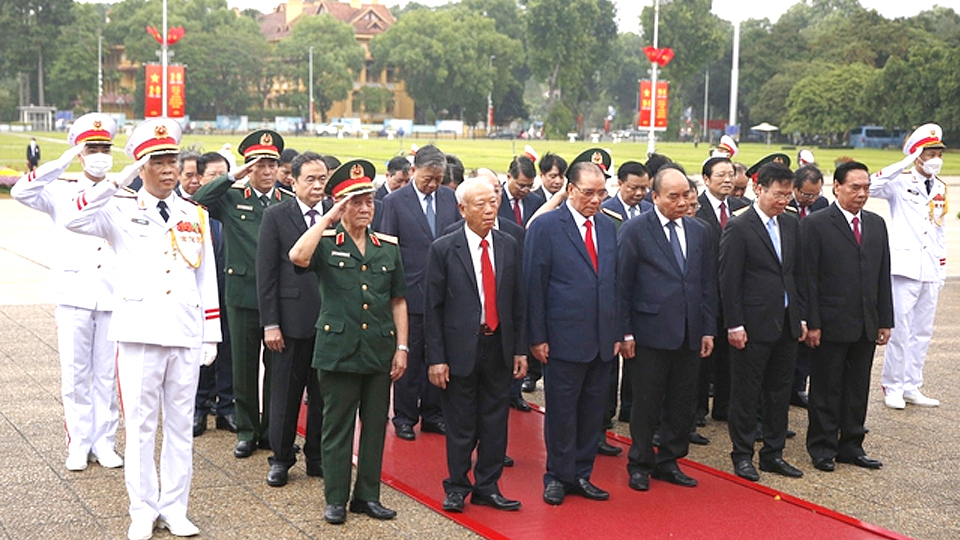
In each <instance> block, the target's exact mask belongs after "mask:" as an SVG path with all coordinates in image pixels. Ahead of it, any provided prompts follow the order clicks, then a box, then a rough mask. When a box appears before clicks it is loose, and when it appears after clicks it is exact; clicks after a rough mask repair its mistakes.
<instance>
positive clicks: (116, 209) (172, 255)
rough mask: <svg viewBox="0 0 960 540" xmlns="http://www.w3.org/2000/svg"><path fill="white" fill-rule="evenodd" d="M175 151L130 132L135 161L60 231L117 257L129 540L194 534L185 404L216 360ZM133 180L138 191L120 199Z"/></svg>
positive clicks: (204, 249)
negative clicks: (105, 245) (108, 247)
mask: <svg viewBox="0 0 960 540" xmlns="http://www.w3.org/2000/svg"><path fill="white" fill-rule="evenodd" d="M179 141H180V126H179V125H178V124H177V123H176V122H174V121H173V120H170V119H168V118H156V119H150V120H147V121H145V122H143V123H142V124H140V125H139V126H137V127H136V128H135V129H134V131H133V133H132V134H131V135H130V139H129V141H128V142H127V146H126V152H127V155H128V156H130V157H132V158H134V159H135V160H137V161H136V162H135V163H134V164H133V165H130V166H128V167H127V168H125V169H124V170H123V171H122V172H121V173H120V174H119V175H118V176H117V177H114V178H113V179H112V180H110V181H107V182H101V183H100V184H98V185H96V186H93V187H92V188H90V189H88V190H86V191H84V192H82V193H81V194H80V196H79V197H78V198H77V201H76V205H75V209H76V213H75V214H74V216H73V217H72V218H71V219H70V220H69V221H68V222H67V228H69V229H70V230H72V231H76V232H82V233H85V234H91V235H94V236H99V237H101V238H105V239H106V240H108V241H109V242H110V243H111V244H112V245H113V247H114V250H115V251H116V254H117V265H116V266H117V273H116V279H115V280H114V292H115V300H116V302H115V305H114V318H113V322H112V324H111V326H110V338H111V339H113V340H114V341H116V342H117V351H118V352H117V379H118V382H119V387H120V402H121V405H122V406H123V413H124V422H125V428H126V432H125V434H126V452H125V455H124V458H125V460H126V470H125V479H126V485H127V493H128V495H129V496H130V517H131V519H132V523H131V525H130V528H129V530H128V533H127V535H128V537H129V538H130V539H131V540H134V539H148V538H150V537H151V536H152V535H153V529H154V526H155V525H156V526H158V527H161V528H166V529H169V530H170V532H171V533H172V534H173V535H175V536H192V535H195V534H197V533H199V529H197V527H196V526H194V525H193V523H191V522H190V521H189V520H188V519H187V500H188V496H189V493H190V479H191V477H192V475H193V430H192V424H193V411H194V396H195V394H196V390H197V380H198V377H199V370H200V365H201V363H210V362H212V361H213V358H214V357H215V356H216V343H217V342H219V341H220V308H219V305H218V301H217V276H216V267H215V263H214V256H213V242H212V239H211V236H210V226H209V217H208V215H207V211H206V210H205V209H204V208H203V207H201V206H199V205H197V204H195V203H192V202H189V201H187V200H185V199H183V198H181V197H179V196H177V194H176V193H175V192H174V190H173V188H174V187H175V186H176V184H177V177H178V168H177V154H178V152H179V148H178V144H179ZM138 173H139V175H140V177H141V178H142V179H143V187H142V188H141V189H140V191H138V192H136V193H133V192H123V191H121V188H123V187H125V186H126V185H128V184H129V183H130V182H131V181H132V180H133V178H134V177H135V176H136V175H137V174H138ZM118 192H120V193H119V194H118ZM161 410H162V414H163V444H162V446H161V450H160V478H162V479H163V481H162V482H158V481H157V480H158V479H157V466H156V463H155V460H154V453H155V449H156V435H157V421H158V419H159V416H160V414H161Z"/></svg>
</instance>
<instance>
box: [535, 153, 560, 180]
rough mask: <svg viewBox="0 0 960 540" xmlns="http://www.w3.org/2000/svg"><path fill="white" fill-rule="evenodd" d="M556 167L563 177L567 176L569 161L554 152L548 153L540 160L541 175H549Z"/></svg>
mask: <svg viewBox="0 0 960 540" xmlns="http://www.w3.org/2000/svg"><path fill="white" fill-rule="evenodd" d="M554 167H556V168H557V170H558V171H560V174H561V175H564V174H567V160H565V159H563V158H562V157H560V156H559V155H557V154H554V153H553V152H547V153H546V154H544V155H543V157H542V158H540V164H539V168H540V174H547V173H548V172H550V171H551V170H553V168H554Z"/></svg>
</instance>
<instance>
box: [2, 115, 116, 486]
mask: <svg viewBox="0 0 960 540" xmlns="http://www.w3.org/2000/svg"><path fill="white" fill-rule="evenodd" d="M116 130H117V124H116V122H114V121H113V119H112V118H110V117H109V116H107V115H105V114H100V113H91V114H87V115H84V116H81V117H80V118H78V119H77V121H76V122H74V123H73V126H72V127H71V128H70V132H69V134H68V135H67V141H68V142H69V143H70V145H71V146H72V148H70V149H69V150H67V151H66V152H64V154H63V155H62V156H61V157H60V158H59V159H57V160H55V161H52V162H50V163H46V164H44V165H43V166H41V167H40V168H38V169H37V170H35V171H33V172H31V173H29V174H27V175H25V176H24V177H23V178H21V179H20V181H18V182H17V183H16V185H15V186H13V189H11V190H10V194H11V195H12V196H13V197H14V198H15V199H17V200H18V201H20V202H21V203H23V204H25V205H26V206H29V207H30V208H33V209H35V210H39V211H41V212H44V213H46V214H47V215H49V216H50V218H51V219H53V221H54V222H55V223H56V224H57V225H63V219H64V216H65V213H67V211H68V210H69V208H70V207H71V206H73V205H74V204H75V203H74V201H75V199H76V197H77V195H78V193H80V192H81V191H83V190H84V189H86V188H89V187H91V186H93V185H95V184H97V183H98V182H100V181H101V180H103V179H104V178H105V177H106V175H107V171H109V170H110V167H111V166H112V165H113V158H112V157H111V156H110V150H111V146H112V141H113V136H114V134H115V133H116ZM74 157H79V159H80V163H81V164H82V165H83V175H82V176H81V177H80V178H79V179H78V180H76V181H73V180H62V179H60V175H61V174H63V172H64V171H65V170H66V169H67V167H68V166H70V164H71V163H72V162H73V158H74ZM57 234H58V241H59V245H58V247H57V250H56V253H58V254H60V257H59V259H58V260H57V261H56V265H55V268H54V271H53V272H52V273H51V278H52V290H53V291H54V299H55V302H56V304H57V308H56V320H57V340H58V348H59V349H60V370H61V385H60V388H61V396H62V398H63V412H64V428H65V429H66V431H67V433H66V440H67V462H66V467H67V469H68V470H71V471H82V470H84V469H86V468H87V462H88V460H89V461H98V462H99V463H100V465H101V466H103V467H108V468H114V467H120V466H122V465H123V460H122V459H121V458H120V456H118V455H117V453H116V452H115V451H114V436H115V434H116V431H117V425H118V423H119V415H118V411H119V409H118V407H117V390H116V370H115V364H114V354H113V351H114V343H113V342H112V341H110V340H108V339H107V328H108V327H109V326H110V316H111V313H112V311H113V305H112V296H113V286H112V284H111V282H112V278H113V266H114V264H113V258H114V252H113V250H112V249H111V248H110V245H109V244H107V243H106V242H105V241H104V240H101V239H99V238H93V237H89V236H84V235H80V234H76V233H71V232H69V231H66V230H65V229H58V231H57Z"/></svg>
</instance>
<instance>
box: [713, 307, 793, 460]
mask: <svg viewBox="0 0 960 540" xmlns="http://www.w3.org/2000/svg"><path fill="white" fill-rule="evenodd" d="M747 338H748V341H747V346H746V347H744V348H743V349H740V350H738V349H735V348H732V347H731V350H730V364H731V367H732V369H731V382H732V386H731V393H730V418H729V419H728V421H727V425H728V428H729V431H730V441H731V442H732V443H733V451H732V452H731V453H730V457H731V459H732V460H733V462H734V463H737V462H739V461H741V460H744V459H753V451H754V443H755V441H756V434H757V406H758V405H760V406H761V409H762V411H763V418H762V423H763V447H762V448H761V449H760V461H761V462H765V461H769V460H773V459H777V458H780V457H783V447H784V446H785V444H786V440H787V438H786V436H787V413H788V411H789V409H790V388H791V386H792V384H793V370H794V368H795V366H796V362H797V340H796V339H795V338H794V337H793V336H792V335H791V333H790V327H789V325H788V324H787V322H786V320H785V322H784V325H783V333H782V334H781V335H780V338H779V339H778V340H776V341H773V342H757V341H751V340H749V334H748V335H747Z"/></svg>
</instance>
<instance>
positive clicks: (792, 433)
mask: <svg viewBox="0 0 960 540" xmlns="http://www.w3.org/2000/svg"><path fill="white" fill-rule="evenodd" d="M785 435H786V437H787V438H788V439H792V438H794V437H796V436H797V432H796V431H794V430H792V429H788V430H787V432H786V433H785Z"/></svg>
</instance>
